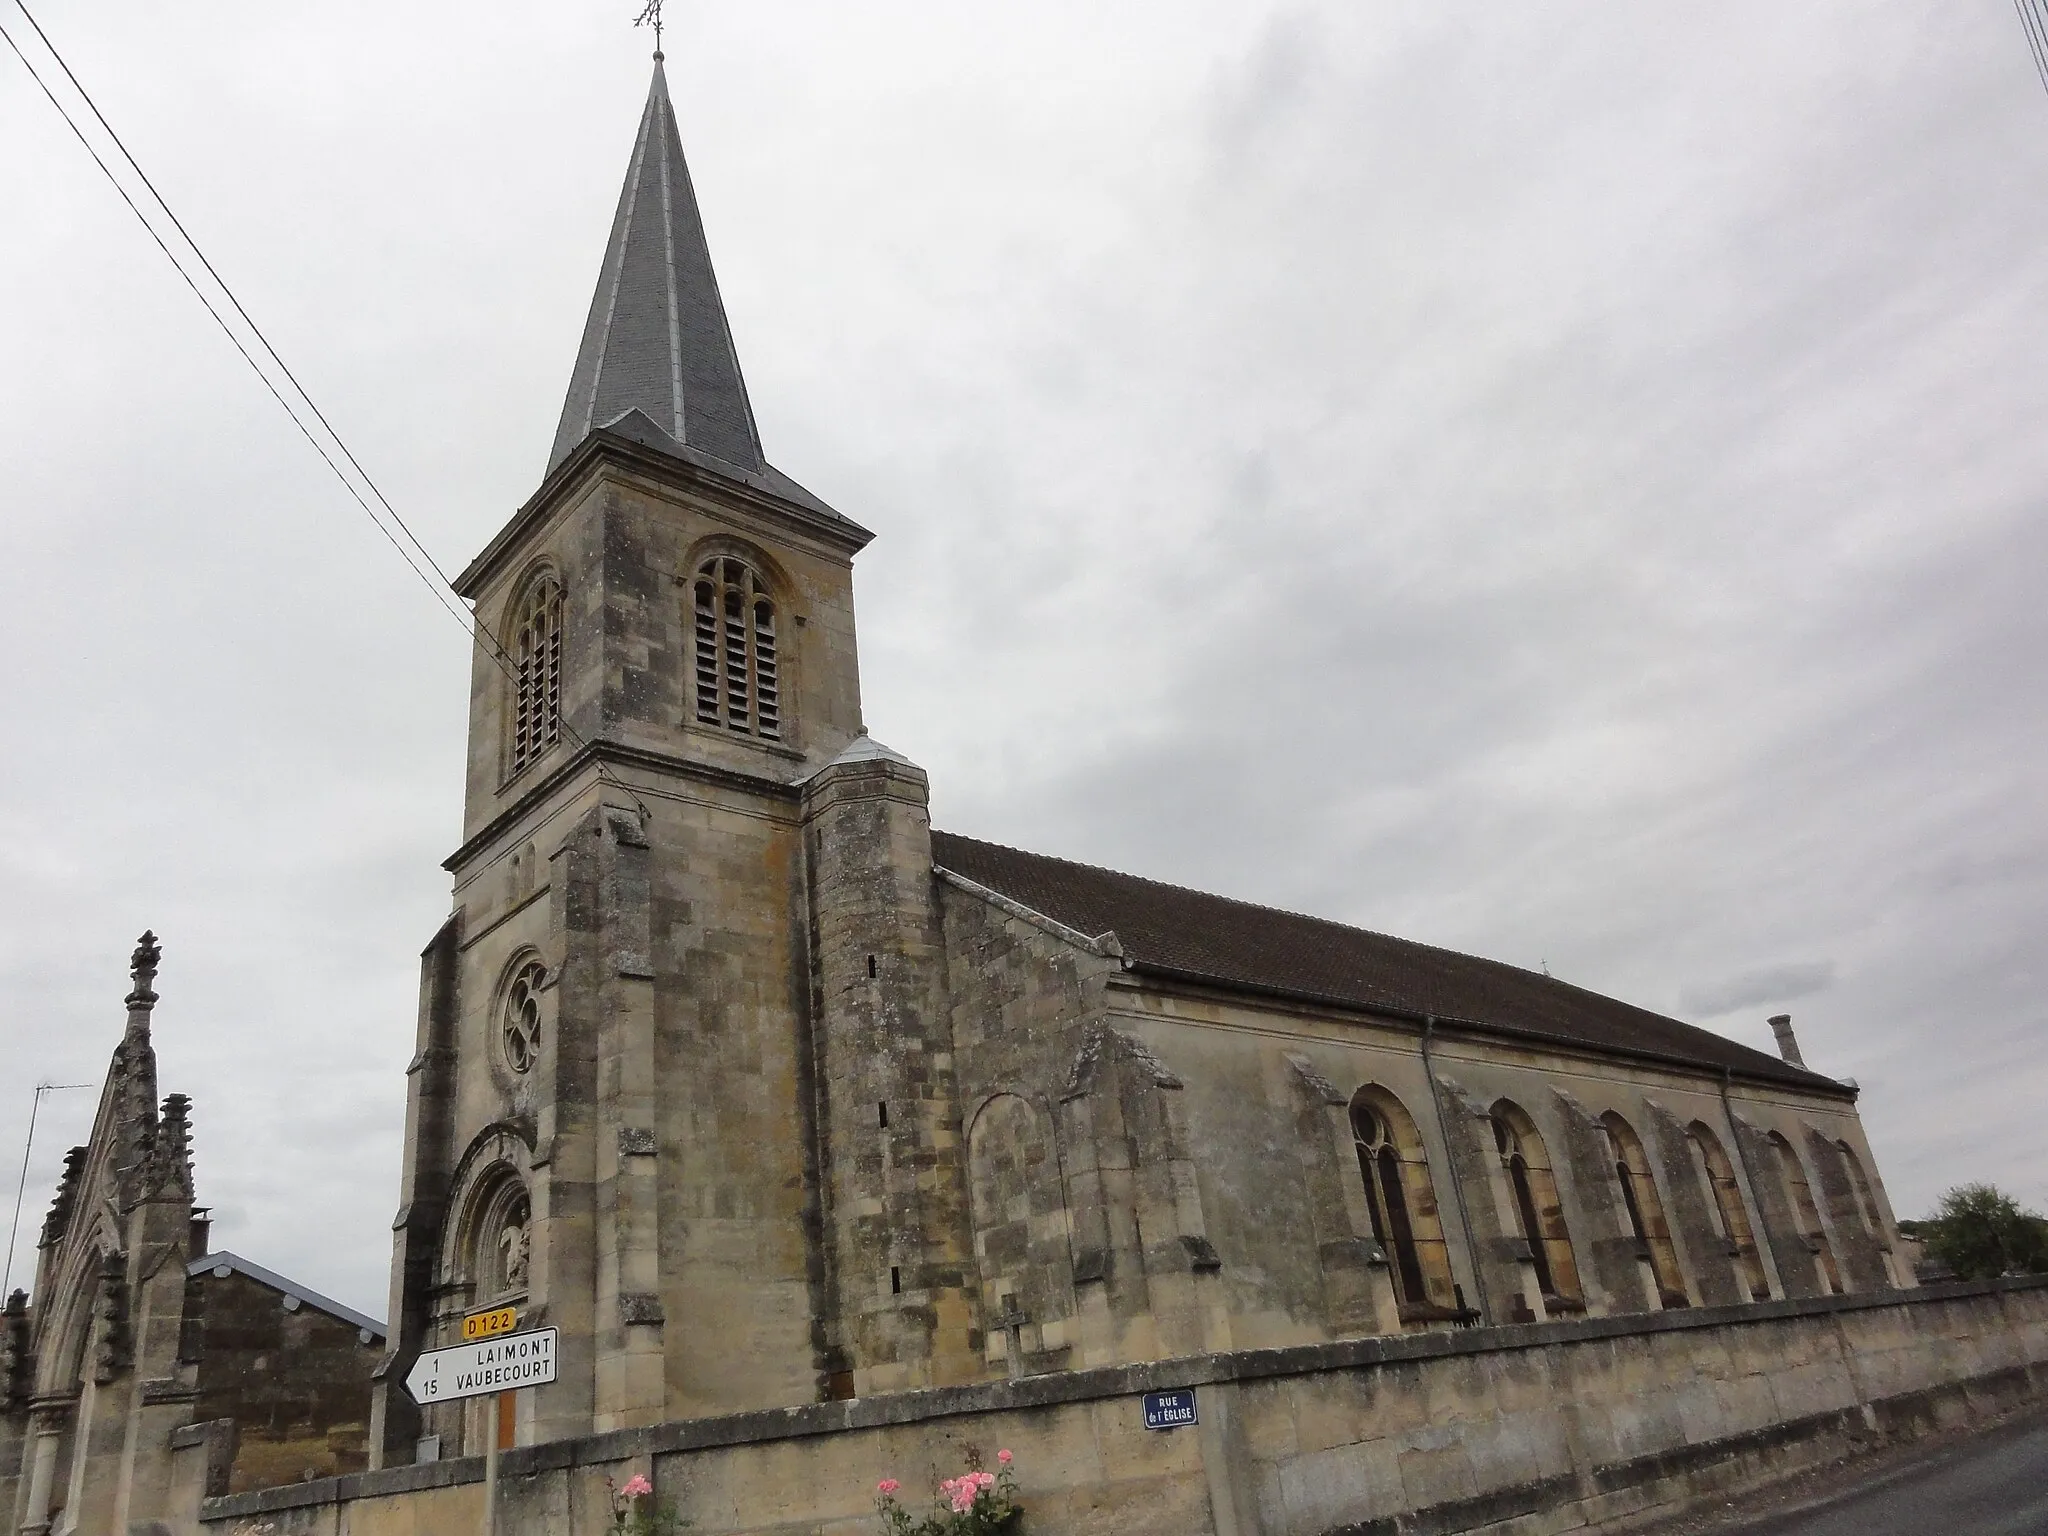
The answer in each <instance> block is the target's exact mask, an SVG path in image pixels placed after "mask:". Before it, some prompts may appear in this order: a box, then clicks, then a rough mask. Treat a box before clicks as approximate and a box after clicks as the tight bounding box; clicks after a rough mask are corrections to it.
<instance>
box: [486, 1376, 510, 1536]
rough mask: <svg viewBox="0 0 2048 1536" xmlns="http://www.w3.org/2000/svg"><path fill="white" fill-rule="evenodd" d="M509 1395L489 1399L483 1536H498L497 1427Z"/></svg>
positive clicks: (501, 1393) (502, 1393) (499, 1395)
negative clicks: (489, 1426) (489, 1418)
mask: <svg viewBox="0 0 2048 1536" xmlns="http://www.w3.org/2000/svg"><path fill="white" fill-rule="evenodd" d="M509 1395H510V1394H509V1393H504V1392H500V1393H499V1394H498V1395H497V1396H496V1397H493V1398H491V1399H489V1402H490V1405H491V1428H490V1434H489V1435H488V1436H487V1437H486V1438H485V1440H484V1446H485V1450H484V1536H498V1425H499V1424H500V1423H501V1422H503V1415H504V1412H505V1410H504V1407H503V1403H504V1400H505V1398H506V1397H508V1396H509Z"/></svg>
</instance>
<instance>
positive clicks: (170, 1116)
mask: <svg viewBox="0 0 2048 1536" xmlns="http://www.w3.org/2000/svg"><path fill="white" fill-rule="evenodd" d="M150 1173H151V1178H150V1181H149V1182H150V1185H151V1187H152V1189H156V1190H171V1191H174V1192H176V1193H178V1194H181V1195H183V1196H185V1197H187V1198H190V1196H191V1194H192V1100H191V1099H190V1098H189V1097H188V1096H187V1095H185V1094H182V1093H174V1094H172V1095H171V1096H170V1097H169V1098H167V1099H165V1100H164V1111H163V1118H162V1119H161V1120H160V1121H159V1122H158V1123H157V1135H156V1143H155V1145H154V1147H153V1148H152V1149H151V1168H150Z"/></svg>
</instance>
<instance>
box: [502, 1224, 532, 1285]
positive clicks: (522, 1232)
mask: <svg viewBox="0 0 2048 1536" xmlns="http://www.w3.org/2000/svg"><path fill="white" fill-rule="evenodd" d="M532 1249H533V1234H532V1231H531V1223H530V1221H529V1218H528V1215H527V1210H526V1207H525V1206H524V1205H521V1206H519V1207H517V1208H516V1209H515V1210H514V1211H513V1213H512V1215H511V1216H510V1218H508V1219H507V1221H506V1222H505V1226H504V1228H503V1230H501V1231H500V1232H499V1233H498V1273H499V1275H500V1276H502V1277H503V1280H504V1285H503V1287H502V1289H504V1290H507V1291H523V1290H525V1289H526V1271H527V1265H528V1259H529V1257H530V1256H531V1253H532Z"/></svg>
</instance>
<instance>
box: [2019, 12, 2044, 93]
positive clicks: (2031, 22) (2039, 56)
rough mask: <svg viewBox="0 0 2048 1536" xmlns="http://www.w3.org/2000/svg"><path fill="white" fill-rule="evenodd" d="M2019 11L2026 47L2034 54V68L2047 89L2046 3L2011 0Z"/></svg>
mask: <svg viewBox="0 0 2048 1536" xmlns="http://www.w3.org/2000/svg"><path fill="white" fill-rule="evenodd" d="M2013 5H2014V7H2015V8H2016V9H2017V10H2018V11H2019V13H2020V25H2021V26H2022V27H2024V28H2025V29H2026V33H2027V47H2028V48H2029V50H2031V51H2032V53H2033V55H2034V69H2035V70H2036V72H2037V73H2039V75H2040V76H2041V85H2042V87H2043V88H2044V89H2048V5H2044V3H2043V0H2013Z"/></svg>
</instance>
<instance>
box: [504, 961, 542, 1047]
mask: <svg viewBox="0 0 2048 1536" xmlns="http://www.w3.org/2000/svg"><path fill="white" fill-rule="evenodd" d="M547 974H548V973H547V967H546V966H544V965H542V964H541V963H540V962H539V961H538V960H536V961H534V962H532V963H531V964H530V965H526V966H522V967H521V968H520V971H519V974H518V975H517V976H515V977H514V978H513V980H512V985H511V987H510V988H508V989H507V991H506V993H505V1012H504V1021H503V1031H504V1044H505V1064H506V1065H507V1066H509V1067H510V1068H511V1069H512V1070H513V1071H514V1072H530V1071H532V1070H533V1064H534V1063H535V1062H537V1061H539V1060H540V988H541V983H542V982H543V981H545V980H546V979H547Z"/></svg>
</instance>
